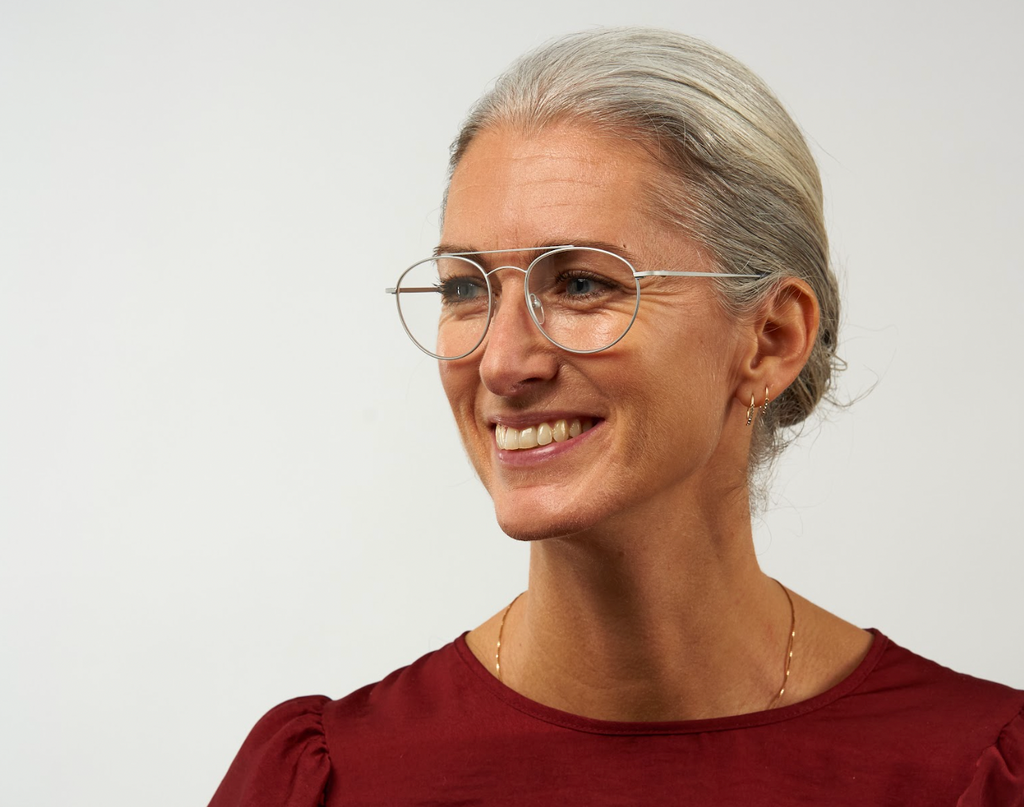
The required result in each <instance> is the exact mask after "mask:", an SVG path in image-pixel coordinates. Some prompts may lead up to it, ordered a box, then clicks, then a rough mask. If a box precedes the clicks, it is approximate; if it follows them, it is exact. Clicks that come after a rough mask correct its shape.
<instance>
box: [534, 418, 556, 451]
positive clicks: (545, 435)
mask: <svg viewBox="0 0 1024 807" xmlns="http://www.w3.org/2000/svg"><path fill="white" fill-rule="evenodd" d="M553 439H555V438H554V437H552V436H551V427H550V426H549V425H548V424H547V423H541V424H540V425H539V426H538V427H537V445H539V446H546V445H547V444H548V443H550V442H551V441H552V440H553Z"/></svg>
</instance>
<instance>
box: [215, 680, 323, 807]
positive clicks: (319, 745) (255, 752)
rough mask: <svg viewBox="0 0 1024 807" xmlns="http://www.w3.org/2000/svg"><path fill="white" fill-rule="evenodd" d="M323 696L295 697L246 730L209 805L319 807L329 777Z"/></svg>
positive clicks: (227, 806) (228, 806) (233, 806)
mask: <svg viewBox="0 0 1024 807" xmlns="http://www.w3.org/2000/svg"><path fill="white" fill-rule="evenodd" d="M328 703H330V699H329V698H327V697H325V696H322V695H311V696H307V697H302V698H294V699H293V700H290V701H286V702H285V703H282V704H280V705H278V706H275V707H274V708H273V709H271V710H270V711H269V712H267V713H266V714H265V715H264V716H263V717H262V718H261V719H260V720H259V722H258V723H257V724H256V725H255V726H254V727H253V729H252V731H250V732H249V736H248V737H246V739H245V742H244V743H243V744H242V747H241V749H240V750H239V751H238V754H237V755H236V756H235V760H234V762H232V763H231V767H230V768H229V769H228V772H227V774H226V775H225V776H224V780H223V781H222V782H221V784H220V787H219V788H217V792H216V793H215V794H214V796H213V800H212V801H211V802H210V807H271V806H272V805H273V807H317V806H318V805H320V804H321V803H322V802H323V794H324V791H325V788H326V786H327V781H328V778H329V775H330V768H331V763H330V755H329V752H328V749H327V742H326V738H325V736H324V728H323V711H324V707H325V706H326V705H327V704H328Z"/></svg>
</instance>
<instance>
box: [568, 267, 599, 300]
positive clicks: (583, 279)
mask: <svg viewBox="0 0 1024 807" xmlns="http://www.w3.org/2000/svg"><path fill="white" fill-rule="evenodd" d="M559 280H560V281H561V283H562V284H564V289H565V291H564V293H565V295H566V296H568V297H589V296H591V295H593V294H600V293H602V292H604V291H605V290H607V289H608V288H609V286H610V284H609V282H608V280H607V278H602V277H600V276H598V275H595V274H592V273H590V272H579V271H576V272H565V273H563V274H562V276H561V277H560V278H559Z"/></svg>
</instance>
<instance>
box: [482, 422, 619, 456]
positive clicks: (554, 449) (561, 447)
mask: <svg viewBox="0 0 1024 807" xmlns="http://www.w3.org/2000/svg"><path fill="white" fill-rule="evenodd" d="M603 425H604V421H603V420H599V421H597V423H595V424H594V425H593V426H591V427H590V428H589V429H587V430H586V431H585V432H583V433H582V434H580V435H579V436H578V437H573V438H572V439H571V440H563V441H562V442H561V443H556V442H553V441H552V442H550V443H548V444H547V445H546V446H537V447H536V448H520V449H516V450H515V451H508V450H507V449H504V448H497V445H498V444H497V443H495V444H494V446H495V449H496V453H497V455H498V461H499V462H500V463H501V464H502V465H508V466H510V467H513V468H524V467H527V466H530V465H536V464H537V463H541V462H548V461H550V460H552V459H554V458H556V457H561V456H563V455H564V454H565V453H566V452H568V451H572V450H573V449H574V448H579V447H580V446H581V445H583V443H585V442H587V440H588V439H589V438H590V436H591V435H592V434H593V433H594V432H596V431H597V430H598V429H600V428H601V427H602V426H603ZM491 439H492V440H494V432H493V430H492V432H491Z"/></svg>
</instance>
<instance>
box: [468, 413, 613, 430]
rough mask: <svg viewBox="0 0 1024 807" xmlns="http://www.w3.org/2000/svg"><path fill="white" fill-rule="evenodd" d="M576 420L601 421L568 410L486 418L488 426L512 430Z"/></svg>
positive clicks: (589, 415) (595, 416) (594, 417)
mask: <svg viewBox="0 0 1024 807" xmlns="http://www.w3.org/2000/svg"><path fill="white" fill-rule="evenodd" d="M575 418H578V419H579V420H583V419H584V418H590V419H591V420H592V421H594V422H595V423H596V422H597V421H598V420H602V418H601V417H599V416H598V415H593V414H589V413H585V412H573V411H568V410H554V411H550V412H517V413H515V414H510V415H490V416H488V418H487V425H488V426H498V425H501V426H509V427H511V428H513V429H523V428H526V427H528V426H536V425H537V424H538V423H555V422H556V421H559V420H569V421H571V420H573V419H575Z"/></svg>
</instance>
